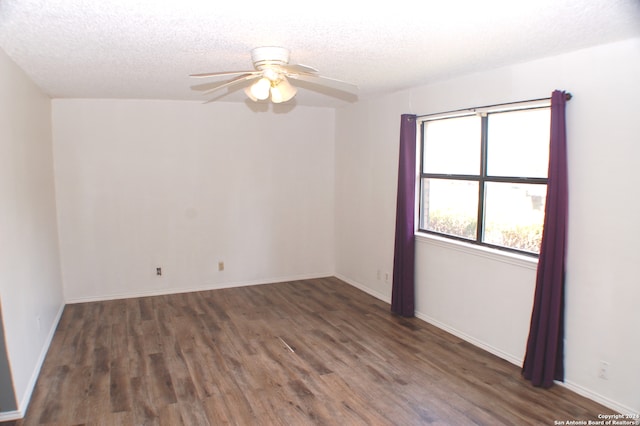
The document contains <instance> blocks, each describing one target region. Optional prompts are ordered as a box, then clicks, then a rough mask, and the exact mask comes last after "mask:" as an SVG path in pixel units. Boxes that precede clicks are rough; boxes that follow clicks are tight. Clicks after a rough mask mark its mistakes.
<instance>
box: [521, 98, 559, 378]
mask: <svg viewBox="0 0 640 426" xmlns="http://www.w3.org/2000/svg"><path fill="white" fill-rule="evenodd" d="M566 99H567V95H566V93H565V92H563V91H559V90H556V91H554V92H553V94H552V96H551V133H550V143H549V174H548V181H547V201H546V209H545V218H544V230H543V232H542V242H541V245H540V256H539V258H538V270H537V275H536V289H535V296H534V302H533V310H532V313H531V325H530V329H529V337H528V340H527V349H526V353H525V359H524V364H523V366H522V374H523V376H524V377H525V378H526V379H527V380H530V381H531V383H532V384H533V385H534V386H540V387H545V388H548V387H550V386H551V385H553V382H554V380H559V381H564V342H563V340H564V279H565V247H566V235H567V214H568V182H567V138H566V125H565V105H566Z"/></svg>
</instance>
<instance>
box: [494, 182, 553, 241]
mask: <svg viewBox="0 0 640 426" xmlns="http://www.w3.org/2000/svg"><path fill="white" fill-rule="evenodd" d="M546 197H547V185H535V184H515V183H498V182H487V183H486V186H485V207H484V224H485V225H484V226H485V228H484V235H483V238H482V241H483V242H485V243H489V244H495V245H498V246H503V247H509V248H513V249H517V250H523V251H528V252H531V253H539V252H540V241H541V240H542V227H543V224H544V208H545V201H546Z"/></svg>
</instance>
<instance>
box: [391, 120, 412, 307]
mask: <svg viewBox="0 0 640 426" xmlns="http://www.w3.org/2000/svg"><path fill="white" fill-rule="evenodd" d="M415 190H416V116H415V115H412V114H403V115H402V116H401V119H400V155H399V161H398V196H397V200H396V236H395V248H394V254H393V286H392V289H391V312H393V313H395V314H397V315H401V316H403V317H412V316H414V314H415V301H414V297H415V289H414V264H415V246H414V230H415V223H414V222H415Z"/></svg>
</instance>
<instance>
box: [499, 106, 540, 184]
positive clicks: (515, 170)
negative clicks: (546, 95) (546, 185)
mask: <svg viewBox="0 0 640 426" xmlns="http://www.w3.org/2000/svg"><path fill="white" fill-rule="evenodd" d="M550 115H551V114H550V110H549V108H540V109H529V110H522V111H511V112H501V113H494V114H489V123H488V126H489V128H488V145H487V174H488V175H489V176H516V177H541V178H546V177H547V170H548V166H549V133H550Z"/></svg>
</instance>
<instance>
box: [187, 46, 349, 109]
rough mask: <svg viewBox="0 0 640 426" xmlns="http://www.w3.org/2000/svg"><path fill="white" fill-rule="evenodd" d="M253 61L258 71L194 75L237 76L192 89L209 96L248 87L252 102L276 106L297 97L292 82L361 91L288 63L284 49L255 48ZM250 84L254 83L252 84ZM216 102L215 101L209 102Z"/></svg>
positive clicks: (314, 71) (252, 55) (343, 82)
mask: <svg viewBox="0 0 640 426" xmlns="http://www.w3.org/2000/svg"><path fill="white" fill-rule="evenodd" d="M251 60H252V61H253V66H254V68H255V69H254V70H250V71H223V72H211V73H203V74H191V77H196V78H209V77H223V76H235V77H233V78H231V79H229V80H224V81H221V82H217V83H208V84H201V85H198V86H192V88H194V89H196V90H204V92H203V94H205V95H209V94H211V93H214V92H216V91H218V90H220V89H224V88H227V89H230V88H233V87H236V86H243V85H245V86H246V87H245V90H244V92H245V94H246V95H247V96H248V97H249V99H251V100H252V101H254V102H257V101H264V100H267V99H269V98H270V99H271V102H273V103H281V102H287V101H289V100H291V99H292V98H293V97H294V96H295V95H296V92H297V89H296V88H295V87H294V86H293V85H292V84H291V83H290V82H289V79H291V80H299V81H303V82H308V83H311V84H316V85H320V86H324V87H328V88H330V89H334V90H338V91H341V92H346V93H349V94H356V93H357V92H358V87H357V86H355V85H354V84H351V83H347V82H345V81H341V80H336V79H333V78H328V77H323V76H321V75H319V74H318V70H317V69H315V68H313V67H310V66H307V65H301V64H289V50H288V49H285V48H283V47H275V46H265V47H256V48H255V49H253V50H251ZM251 82H253V83H252V84H250V85H249V83H251ZM213 100H215V99H211V100H209V101H207V102H211V101H213Z"/></svg>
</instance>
